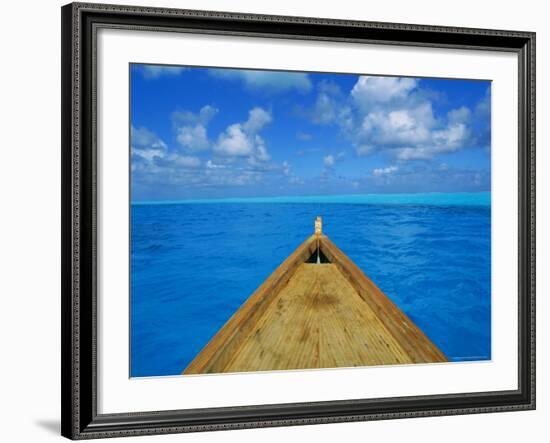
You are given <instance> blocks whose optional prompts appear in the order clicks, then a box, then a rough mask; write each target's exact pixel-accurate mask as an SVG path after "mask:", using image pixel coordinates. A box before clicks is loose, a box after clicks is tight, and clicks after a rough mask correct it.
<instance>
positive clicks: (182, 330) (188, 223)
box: [130, 193, 491, 377]
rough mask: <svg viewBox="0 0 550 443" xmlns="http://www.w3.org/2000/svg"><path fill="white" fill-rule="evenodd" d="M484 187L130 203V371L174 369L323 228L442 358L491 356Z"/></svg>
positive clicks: (171, 371) (488, 219)
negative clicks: (318, 219) (316, 227)
mask: <svg viewBox="0 0 550 443" xmlns="http://www.w3.org/2000/svg"><path fill="white" fill-rule="evenodd" d="M490 200H491V196H490V193H470V194H468V193H464V194H412V195H403V194H400V195H362V196H330V197H319V196H315V197H280V198H276V199H234V200H221V201H204V200H201V201H187V202H157V203H137V204H132V208H131V230H132V234H131V236H132V247H131V299H130V301H131V303H130V309H131V368H130V371H131V375H132V376H134V377H139V376H159V375H174V374H180V373H181V371H182V370H183V369H184V368H185V367H186V366H187V365H188V364H189V363H190V362H191V360H192V359H193V358H194V357H195V356H196V355H197V353H198V352H199V351H200V350H201V349H202V347H204V346H205V345H206V343H207V342H208V341H209V340H210V338H211V337H212V336H213V335H214V334H215V333H216V332H217V331H218V330H219V329H220V328H221V327H222V326H223V324H224V323H225V322H226V321H227V320H228V319H229V317H231V315H232V314H233V313H234V312H235V311H236V310H237V309H238V307H239V306H240V305H241V304H242V303H243V302H244V301H245V300H246V299H247V298H248V297H249V296H250V294H252V292H253V291H254V290H255V289H256V288H257V287H258V286H259V285H260V284H261V283H262V282H263V281H264V280H265V279H266V278H267V277H268V276H269V275H270V274H271V272H273V270H274V269H275V268H276V267H277V266H278V265H279V264H280V263H281V262H282V261H283V260H284V259H285V258H286V257H287V256H288V255H289V254H290V253H291V252H292V251H293V250H294V249H295V248H296V247H297V246H299V245H300V243H301V242H303V241H304V240H305V239H306V238H307V237H308V236H309V235H311V233H312V232H313V220H314V218H315V216H316V215H321V216H322V217H323V225H324V232H325V233H326V234H327V235H328V236H329V237H330V238H331V239H332V240H333V241H334V242H335V243H336V244H337V245H338V246H339V247H340V248H341V249H342V250H343V251H344V252H345V253H346V254H347V255H348V256H349V257H350V258H351V259H352V260H353V261H354V262H355V263H356V264H357V265H358V266H359V267H360V268H361V269H362V270H363V271H364V272H365V273H366V274H367V275H368V276H369V277H370V278H372V279H373V280H374V282H375V283H376V284H377V285H378V286H379V287H380V288H381V289H382V290H383V291H384V292H385V293H386V294H387V295H388V297H390V298H391V299H392V300H393V301H394V302H395V303H396V304H397V305H398V306H399V307H400V308H401V309H402V310H403V311H404V312H405V313H406V314H407V315H408V316H409V317H410V318H411V319H412V320H413V321H414V322H415V323H416V324H417V325H418V326H419V327H420V328H421V329H422V330H423V331H424V332H425V333H426V334H427V335H428V337H429V338H430V339H431V340H432V341H433V342H434V343H436V344H437V345H438V346H439V347H440V349H441V350H442V351H443V352H444V353H445V354H446V355H447V357H448V358H449V359H450V360H452V361H471V360H486V359H490V358H491V206H490Z"/></svg>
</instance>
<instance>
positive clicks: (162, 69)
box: [140, 65, 187, 80]
mask: <svg viewBox="0 0 550 443" xmlns="http://www.w3.org/2000/svg"><path fill="white" fill-rule="evenodd" d="M186 69H187V68H185V67H182V66H162V65H142V66H140V70H141V73H142V75H143V78H145V79H147V80H154V79H157V78H160V77H175V76H177V75H180V74H181V73H182V72H183V71H185V70H186Z"/></svg>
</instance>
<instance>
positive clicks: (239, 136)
mask: <svg viewBox="0 0 550 443" xmlns="http://www.w3.org/2000/svg"><path fill="white" fill-rule="evenodd" d="M272 120H273V118H272V116H271V114H270V113H269V112H268V111H266V110H264V109H262V108H258V107H256V108H253V109H251V110H250V111H249V113H248V119H247V120H246V121H245V122H244V123H233V124H232V125H229V126H228V127H227V129H226V130H225V131H224V132H223V133H221V134H220V135H219V136H218V141H217V142H216V144H215V145H214V152H215V153H216V154H218V155H221V156H227V157H253V158H254V160H257V161H260V162H266V161H268V160H270V159H271V156H270V155H269V152H268V151H267V148H266V146H265V142H264V139H263V138H262V137H261V136H260V135H259V134H258V132H259V131H261V130H262V129H263V128H264V127H265V126H266V125H267V124H269V123H270V122H271V121H272Z"/></svg>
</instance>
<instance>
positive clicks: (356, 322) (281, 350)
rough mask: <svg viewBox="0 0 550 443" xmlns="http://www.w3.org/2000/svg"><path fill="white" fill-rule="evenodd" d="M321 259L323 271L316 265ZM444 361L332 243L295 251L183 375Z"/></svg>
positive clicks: (321, 240) (312, 241)
mask: <svg viewBox="0 0 550 443" xmlns="http://www.w3.org/2000/svg"><path fill="white" fill-rule="evenodd" d="M316 254H317V255H319V254H320V255H322V257H323V261H324V262H323V263H316V262H315V260H313V263H311V261H312V260H311V258H312V257H313V258H315V256H316ZM445 361H447V359H446V357H445V355H444V354H443V353H442V352H441V351H440V350H439V349H438V348H437V347H436V346H435V345H434V344H433V343H432V342H431V341H430V340H429V338H428V337H426V335H424V333H423V332H422V331H421V330H420V329H419V328H418V327H417V326H416V325H415V324H414V323H413V322H412V321H411V320H410V319H409V318H408V317H407V316H406V315H405V314H404V313H403V312H402V311H401V310H400V309H399V308H398V307H397V306H396V305H395V304H394V303H393V302H392V301H391V300H390V299H389V298H388V297H387V296H386V295H385V294H384V293H383V292H382V291H381V290H380V289H379V288H378V287H377V286H376V285H375V284H374V282H372V280H370V279H369V278H368V277H367V276H366V275H365V274H364V273H363V272H362V271H361V270H360V269H359V268H358V267H357V265H355V264H354V263H353V262H352V261H351V260H350V259H349V258H348V257H347V256H346V255H345V254H344V253H343V252H342V251H341V250H340V249H339V248H338V247H337V246H336V245H335V244H334V243H333V242H331V241H330V240H329V239H328V237H327V236H325V235H323V234H316V235H313V236H311V237H310V238H308V239H307V240H306V241H305V242H304V243H303V244H302V245H300V246H299V247H298V248H297V249H296V251H294V252H293V253H292V254H291V255H290V256H289V257H288V258H287V259H286V260H285V261H284V262H283V263H282V264H281V265H280V266H279V267H278V268H277V269H276V270H275V271H274V272H273V274H271V275H270V276H269V278H267V279H266V280H265V282H264V283H263V284H262V285H261V286H260V287H259V288H258V289H257V290H256V291H255V292H254V294H252V295H251V296H250V297H249V298H248V300H247V301H246V302H245V303H244V304H243V305H242V306H241V307H240V308H239V310H238V311H237V312H236V313H235V314H234V315H233V316H232V317H231V318H230V319H229V321H228V322H227V323H226V324H225V325H224V326H223V327H222V329H221V330H220V331H218V333H217V334H216V335H215V336H214V337H213V338H212V340H211V341H210V342H209V343H208V344H207V345H206V347H205V348H204V349H203V350H202V351H201V352H200V353H199V355H198V356H197V357H196V358H195V359H194V360H193V361H192V362H191V364H190V365H189V366H188V367H187V368H186V369H185V370H184V372H183V373H184V374H204V373H223V372H247V371H265V370H285V369H313V368H334V367H353V366H369V365H391V364H405V363H434V362H445Z"/></svg>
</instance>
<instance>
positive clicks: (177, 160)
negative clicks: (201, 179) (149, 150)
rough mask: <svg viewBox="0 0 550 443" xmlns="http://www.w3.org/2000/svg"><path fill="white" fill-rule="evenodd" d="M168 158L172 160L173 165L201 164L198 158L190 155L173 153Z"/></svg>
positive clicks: (192, 165)
mask: <svg viewBox="0 0 550 443" xmlns="http://www.w3.org/2000/svg"><path fill="white" fill-rule="evenodd" d="M169 160H170V161H172V162H173V164H174V166H179V167H182V168H198V167H200V166H201V161H200V159H199V158H197V157H193V156H190V155H174V156H173V157H171V158H169Z"/></svg>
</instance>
